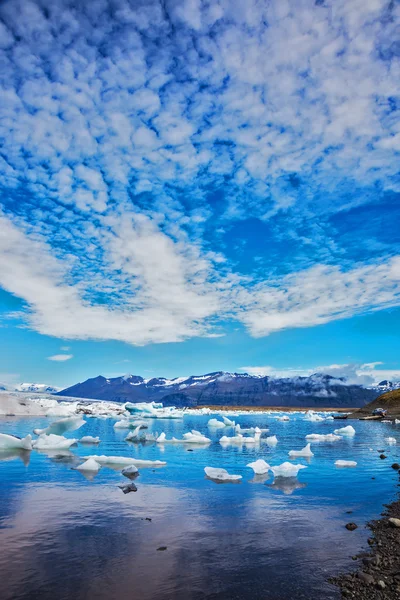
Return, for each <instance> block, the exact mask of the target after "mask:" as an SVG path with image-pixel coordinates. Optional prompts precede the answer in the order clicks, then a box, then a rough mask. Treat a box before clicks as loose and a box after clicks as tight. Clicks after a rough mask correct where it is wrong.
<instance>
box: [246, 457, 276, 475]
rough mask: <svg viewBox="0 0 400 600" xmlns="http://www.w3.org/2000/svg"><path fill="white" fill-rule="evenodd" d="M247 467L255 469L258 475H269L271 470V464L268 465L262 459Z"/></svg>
mask: <svg viewBox="0 0 400 600" xmlns="http://www.w3.org/2000/svg"><path fill="white" fill-rule="evenodd" d="M246 467H250V469H253V471H254V473H255V474H256V475H265V473H268V471H269V469H270V466H269V464H268V463H266V462H265V460H263V459H262V458H259V459H258V460H256V461H254V462H251V463H249V464H248V465H246Z"/></svg>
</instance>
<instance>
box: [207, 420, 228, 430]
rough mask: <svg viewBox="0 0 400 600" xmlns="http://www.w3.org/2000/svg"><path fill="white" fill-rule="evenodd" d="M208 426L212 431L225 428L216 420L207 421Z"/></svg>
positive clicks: (223, 424)
mask: <svg viewBox="0 0 400 600" xmlns="http://www.w3.org/2000/svg"><path fill="white" fill-rule="evenodd" d="M208 426H209V427H211V428H214V429H224V428H225V427H226V425H225V423H222V421H218V419H210V420H209V421H208Z"/></svg>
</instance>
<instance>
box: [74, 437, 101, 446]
mask: <svg viewBox="0 0 400 600" xmlns="http://www.w3.org/2000/svg"><path fill="white" fill-rule="evenodd" d="M79 441H80V443H81V444H100V438H99V437H93V436H92V435H85V436H84V437H81V439H80V440H79Z"/></svg>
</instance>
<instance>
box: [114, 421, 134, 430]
mask: <svg viewBox="0 0 400 600" xmlns="http://www.w3.org/2000/svg"><path fill="white" fill-rule="evenodd" d="M130 428H131V422H130V421H128V420H127V419H122V421H117V422H116V423H114V429H130Z"/></svg>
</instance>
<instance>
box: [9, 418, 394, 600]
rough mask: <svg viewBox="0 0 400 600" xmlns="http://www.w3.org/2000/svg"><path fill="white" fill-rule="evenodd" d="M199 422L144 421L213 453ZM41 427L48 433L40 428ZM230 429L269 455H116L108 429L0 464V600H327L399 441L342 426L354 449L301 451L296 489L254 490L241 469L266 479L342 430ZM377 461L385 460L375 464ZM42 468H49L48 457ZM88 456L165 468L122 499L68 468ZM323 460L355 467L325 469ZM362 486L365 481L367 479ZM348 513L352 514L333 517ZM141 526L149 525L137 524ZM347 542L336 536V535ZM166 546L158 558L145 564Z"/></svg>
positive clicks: (116, 436)
mask: <svg viewBox="0 0 400 600" xmlns="http://www.w3.org/2000/svg"><path fill="white" fill-rule="evenodd" d="M209 418H210V417H208V416H207V417H203V416H201V417H200V416H185V418H184V420H183V421H166V420H149V430H148V431H158V432H161V431H165V432H166V433H167V436H168V437H170V436H171V435H175V436H176V437H181V434H182V433H183V432H185V431H189V430H190V429H192V428H194V429H198V430H200V431H201V432H204V433H205V434H207V435H208V437H211V438H212V439H213V441H214V442H216V441H217V440H218V439H219V437H221V436H222V435H224V434H226V435H232V430H231V429H226V430H225V431H224V430H223V431H222V432H221V430H219V431H218V432H212V431H210V430H209V429H208V427H207V421H208V420H209ZM52 420H54V419H52ZM236 421H237V422H239V423H240V424H241V425H242V427H246V426H254V425H259V426H260V427H269V428H270V433H269V434H268V435H273V434H276V435H277V436H278V439H279V443H278V445H277V446H276V447H275V448H269V447H268V446H267V445H265V444H262V445H261V446H260V447H259V448H251V447H249V446H248V447H243V448H237V447H236V448H235V447H230V448H222V447H221V445H220V444H218V443H213V444H212V445H211V446H209V447H208V448H204V447H202V448H193V452H188V451H187V448H188V447H189V446H188V447H181V446H167V445H166V446H165V447H164V448H160V447H158V446H156V445H154V444H148V445H146V446H144V445H133V444H128V443H127V442H125V441H124V437H125V436H126V435H127V430H118V429H116V430H115V429H114V428H113V424H114V422H115V420H113V419H107V420H103V419H94V418H89V419H87V424H86V425H85V426H83V427H82V428H81V429H79V430H78V431H77V432H72V433H70V434H67V436H68V437H78V438H79V437H81V436H83V435H93V436H97V435H98V436H100V438H101V444H100V446H99V447H98V448H96V447H94V446H82V445H78V446H77V447H73V449H72V452H71V453H70V454H69V455H66V456H64V457H63V458H62V459H60V458H59V457H57V456H51V455H48V454H41V453H39V452H35V451H33V452H31V453H26V454H14V455H4V454H2V455H0V598H1V599H2V600H11V599H12V600H17V599H21V600H34V599H36V598H38V599H40V600H50V599H51V600H55V599H56V600H91V599H96V600H103V599H104V600H106V599H107V600H108V599H113V598H117V599H125V598H127V599H128V598H129V599H132V600H136V599H139V598H140V600H150V599H151V600H161V599H162V600H165V599H177V600H181V599H182V600H197V599H199V600H200V599H203V598H207V599H215V600H217V599H218V600H220V599H221V600H222V599H238V600H242V599H243V600H247V599H250V598H251V599H252V600H254V599H256V600H257V599H263V600H270V599H273V600H289V599H303V598H304V599H307V600H312V599H314V598H315V599H320V598H326V599H331V598H332V599H334V598H339V593H338V592H337V590H336V588H334V587H333V586H331V585H329V584H328V583H327V582H326V579H327V577H328V576H330V575H332V574H334V573H337V572H338V571H340V570H343V569H347V568H348V567H349V564H351V562H352V561H351V559H350V557H351V556H352V555H354V554H356V553H357V552H358V551H360V550H361V549H362V548H363V547H365V545H366V539H367V537H368V530H367V529H365V527H364V526H365V524H366V522H367V521H368V520H369V519H371V518H375V517H377V515H379V513H380V512H381V510H382V504H383V503H385V502H389V501H391V500H393V499H394V495H395V492H396V485H395V483H397V480H398V476H397V474H396V473H395V471H393V469H391V468H390V465H391V464H392V462H394V460H397V461H398V460H399V454H400V452H399V451H398V450H397V447H396V446H391V447H390V446H388V445H387V443H386V442H385V441H384V438H385V437H388V436H392V437H396V438H397V440H398V443H399V444H400V428H399V426H398V427H397V430H396V427H395V426H393V425H390V424H384V423H368V422H353V425H354V427H355V429H356V432H357V433H356V435H355V437H354V438H346V439H343V440H342V441H339V442H335V443H320V444H317V443H315V444H312V450H313V452H314V454H315V456H314V457H313V458H312V459H309V460H308V461H307V460H306V459H297V460H296V461H295V462H301V463H303V464H306V465H307V466H308V468H307V469H304V470H302V471H300V473H299V478H298V480H295V481H286V482H285V484H284V485H282V484H281V483H280V482H279V481H278V483H277V482H275V483H274V481H273V478H272V477H271V478H270V479H266V478H265V477H262V478H255V477H254V475H253V472H252V471H251V470H250V469H248V468H246V466H245V465H246V464H247V463H248V462H251V461H253V460H256V459H257V458H264V459H265V460H266V461H267V462H268V463H270V464H272V465H276V464H280V463H281V462H283V461H286V460H288V455H287V453H288V451H289V450H291V449H300V448H302V447H303V446H304V445H305V439H304V437H305V435H306V434H308V433H329V432H332V431H333V429H334V428H337V427H342V426H344V425H345V424H346V422H343V421H336V422H335V423H333V422H329V421H328V422H324V423H311V422H307V421H304V420H303V416H301V415H298V416H295V417H293V416H291V420H290V422H278V421H276V419H275V418H273V417H272V416H271V415H253V416H251V415H248V416H247V415H246V416H240V417H236ZM48 422H49V420H48V419H46V418H15V417H14V418H12V417H10V418H2V419H0V431H1V432H4V433H13V434H16V435H19V436H24V435H26V434H27V433H30V432H31V431H32V429H33V428H35V427H46V424H48ZM382 448H386V449H387V451H388V459H387V460H380V459H379V454H378V452H377V450H380V449H382ZM55 454H57V453H56V452H55ZM89 454H109V455H125V456H127V455H131V456H137V457H140V458H148V459H152V460H154V459H162V460H166V461H167V465H166V466H165V467H161V468H157V469H152V468H147V469H145V468H142V469H140V476H139V477H138V478H137V479H136V481H135V483H136V485H137V487H138V491H137V492H136V493H131V494H127V495H124V494H123V493H122V491H121V490H120V489H119V488H118V487H117V486H118V484H120V483H127V482H128V480H127V479H125V478H124V477H123V476H122V475H121V474H120V472H119V471H118V470H112V469H110V468H106V467H104V468H102V469H101V470H100V472H99V473H98V474H97V475H96V476H95V477H94V478H93V479H92V480H90V479H87V478H86V477H84V476H83V475H82V474H81V473H80V472H79V471H76V470H74V469H73V466H74V465H76V464H79V462H80V460H79V457H84V456H86V455H89ZM337 459H346V460H356V461H357V462H358V466H357V467H356V468H354V469H338V468H336V467H335V466H334V464H333V463H334V461H335V460H337ZM205 466H215V467H224V468H226V469H228V470H229V472H231V473H236V474H241V475H243V480H242V482H241V483H239V484H216V483H214V482H213V481H209V480H207V479H205V477H204V471H203V469H204V467H205ZM372 477H375V479H372ZM347 511H353V512H352V514H346V513H347ZM146 517H149V518H151V521H147V520H145V519H146ZM349 521H355V522H356V523H357V524H358V525H359V528H358V529H357V530H356V531H354V532H348V531H347V530H346V529H345V528H344V525H345V523H347V522H349ZM160 546H167V550H166V551H163V552H161V551H157V548H159V547H160Z"/></svg>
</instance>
